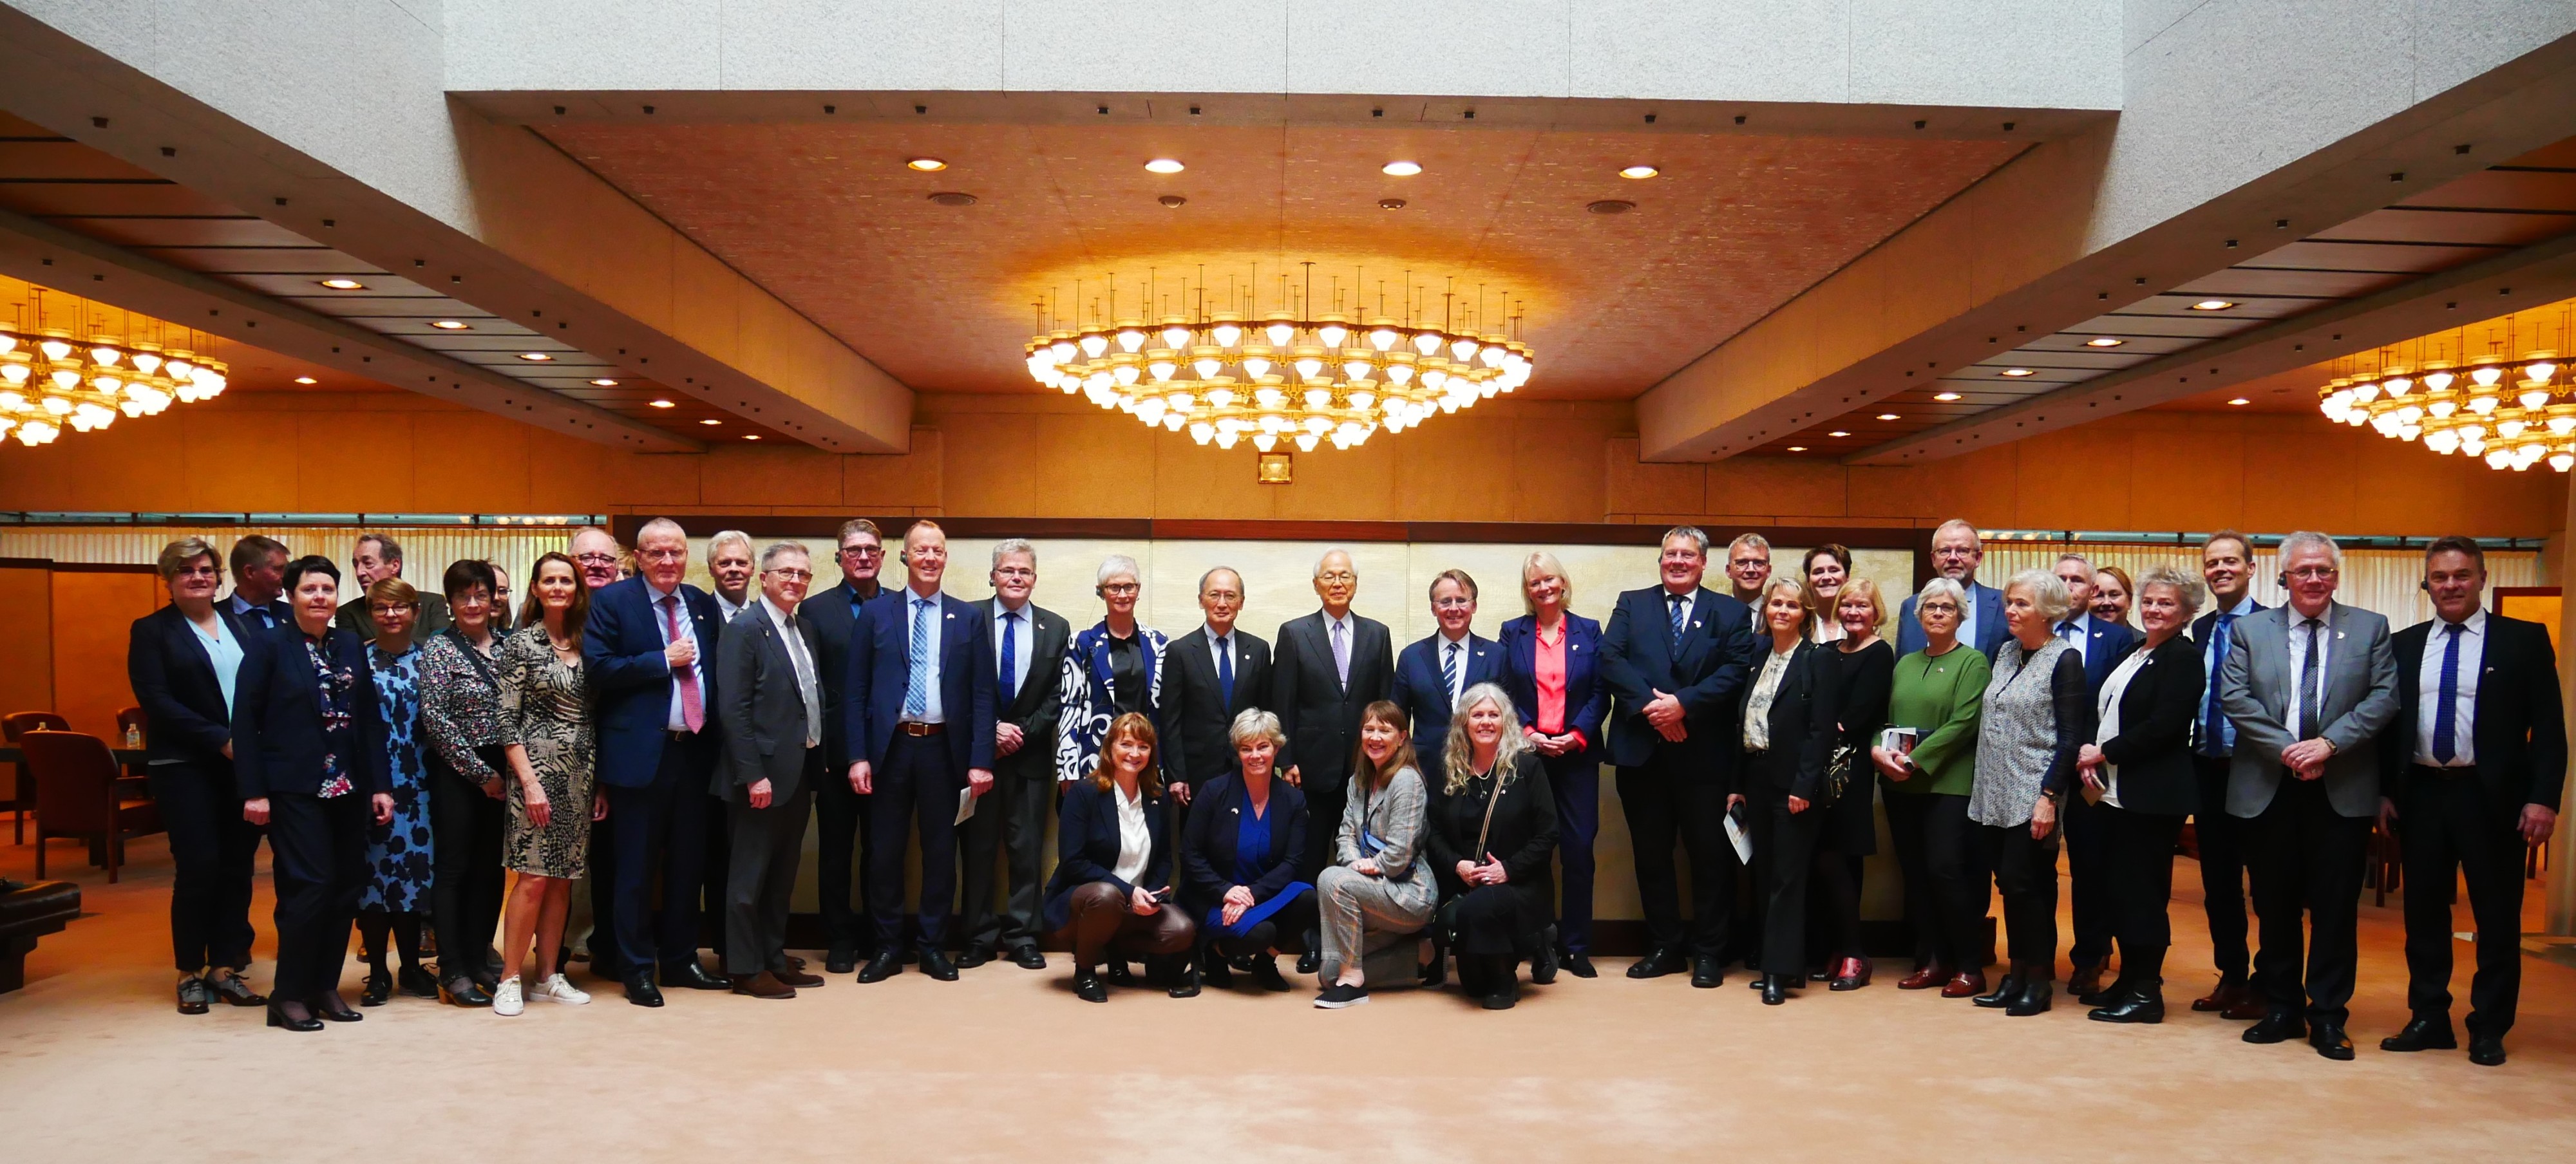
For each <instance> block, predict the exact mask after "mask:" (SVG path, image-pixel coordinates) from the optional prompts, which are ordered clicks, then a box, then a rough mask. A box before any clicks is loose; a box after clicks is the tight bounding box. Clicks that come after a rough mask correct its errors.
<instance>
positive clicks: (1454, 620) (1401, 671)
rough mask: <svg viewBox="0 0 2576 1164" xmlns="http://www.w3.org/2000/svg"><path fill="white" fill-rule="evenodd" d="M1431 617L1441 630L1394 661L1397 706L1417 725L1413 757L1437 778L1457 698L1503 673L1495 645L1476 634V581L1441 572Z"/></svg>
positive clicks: (1455, 572)
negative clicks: (1469, 689)
mask: <svg viewBox="0 0 2576 1164" xmlns="http://www.w3.org/2000/svg"><path fill="white" fill-rule="evenodd" d="M1431 617H1432V619H1433V620H1435V621H1436V622H1437V623H1438V624H1439V629H1438V630H1435V631H1433V632H1432V633H1431V634H1429V635H1427V636H1424V637H1423V639H1422V640H1421V641H1419V642H1416V643H1412V644H1409V645H1407V646H1406V647H1405V648H1404V653H1403V654H1402V655H1399V656H1397V658H1396V660H1395V693H1394V695H1393V698H1394V700H1395V705H1396V706H1397V707H1401V708H1403V709H1404V714H1405V715H1406V716H1407V717H1409V718H1411V719H1412V721H1413V756H1414V759H1416V760H1419V761H1421V763H1422V770H1423V771H1424V772H1426V773H1431V774H1433V775H1434V776H1437V775H1438V774H1440V773H1442V772H1444V771H1446V769H1443V768H1442V767H1441V763H1440V753H1441V750H1442V749H1443V748H1445V747H1446V746H1447V745H1448V743H1449V717H1450V715H1451V713H1452V712H1453V711H1454V710H1455V709H1456V708H1457V706H1458V697H1459V696H1461V695H1464V694H1466V692H1467V689H1468V688H1470V687H1473V686H1475V685H1477V684H1479V683H1491V682H1494V681H1495V677H1496V676H1497V675H1498V674H1499V673H1500V672H1501V670H1502V664H1503V655H1502V652H1501V650H1500V649H1498V648H1497V647H1496V646H1495V645H1494V640H1492V639H1489V638H1485V637H1483V636H1482V635H1479V634H1477V633H1476V632H1475V630H1474V629H1473V627H1472V624H1473V623H1474V622H1475V620H1476V580H1475V579H1473V578H1470V577H1468V576H1467V572H1466V571H1465V570H1442V571H1441V572H1440V573H1439V574H1438V575H1437V576H1435V577H1434V578H1432V579H1431Z"/></svg>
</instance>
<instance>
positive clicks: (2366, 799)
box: [2218, 602, 2397, 819]
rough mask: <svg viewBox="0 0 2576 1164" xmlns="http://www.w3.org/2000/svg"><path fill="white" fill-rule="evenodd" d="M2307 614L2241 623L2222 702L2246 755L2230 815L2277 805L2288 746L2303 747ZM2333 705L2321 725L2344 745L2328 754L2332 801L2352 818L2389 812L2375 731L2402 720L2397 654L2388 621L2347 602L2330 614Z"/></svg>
mask: <svg viewBox="0 0 2576 1164" xmlns="http://www.w3.org/2000/svg"><path fill="white" fill-rule="evenodd" d="M2296 617H2298V612H2297V611H2295V610H2292V609H2291V608H2289V607H2286V606H2284V607H2277V608H2274V609H2272V610H2266V611H2264V612H2262V613H2260V614H2253V615H2248V616H2246V617H2244V618H2240V619H2238V620H2236V625H2235V627H2234V629H2233V630H2232V631H2231V632H2230V635H2229V638H2230V639H2231V640H2232V641H2231V643H2230V645H2229V647H2228V651H2227V663H2226V665H2225V666H2223V667H2221V668H2220V669H2219V696H2218V698H2219V703H2220V706H2221V707H2223V708H2225V709H2226V712H2227V718H2228V719H2229V720H2230V721H2231V722H2233V723H2234V724H2235V725H2236V752H2235V755H2234V756H2233V757H2232V758H2231V760H2230V763H2229V766H2228V772H2227V813H2228V815H2230V816H2236V817H2243V818H2247V819H2251V818H2253V817H2256V816H2260V815H2262V812H2263V810H2264V809H2265V808H2266V807H2268V806H2270V805H2271V803H2272V795H2273V793H2274V792H2276V791H2278V790H2279V789H2280V786H2281V781H2282V780H2283V779H2284V778H2285V777H2284V776H2283V775H2282V771H2281V750H2282V749H2284V748H2287V747H2289V746H2290V745H2291V744H2294V743H2297V742H2298V740H2297V738H2296V737H2294V736H2293V735H2292V734H2291V728H2290V724H2289V708H2290V689H2291V688H2292V687H2293V686H2294V685H2295V684H2296V683H2297V682H2298V676H2297V675H2294V674H2292V673H2291V671H2290V621H2291V620H2292V619H2293V618H2296ZM2326 631H2327V643H2326V661H2325V675H2324V679H2325V685H2326V696H2325V700H2324V703H2325V706H2324V707H2322V708H2319V709H2317V712H2318V713H2317V714H2316V715H2314V716H2313V717H2312V718H2311V722H2312V723H2316V724H2322V725H2324V730H2322V731H2320V732H2318V733H2317V734H2318V735H2320V736H2323V737H2324V738H2325V740H2326V741H2327V742H2328V743H2331V744H2333V745H2334V748H2335V753H2334V755H2333V756H2331V757H2329V758H2328V759H2327V760H2326V767H2325V776H2324V777H2323V779H2324V780H2325V782H2326V798H2327V800H2328V801H2330V802H2331V803H2332V804H2333V805H2334V810H2335V812H2337V813H2339V814H2341V815H2343V816H2348V817H2369V816H2376V815H2378V813H2379V762H2380V753H2379V749H2378V748H2376V747H2373V746H2370V745H2371V744H2372V742H2373V740H2374V738H2375V737H2377V736H2378V735H2379V733H2380V732H2381V731H2382V730H2384V729H2386V728H2387V727H2388V724H2389V721H2391V720H2393V719H2395V718H2397V653H2396V650H2395V648H2394V647H2392V646H2391V645H2390V643H2389V637H2388V620H2387V619H2385V618H2383V617H2381V616H2379V615H2378V614H2375V613H2373V612H2371V611H2367V610H2363V609H2361V608H2360V607H2357V606H2346V605H2344V604H2343V603H2340V602H2337V603H2333V604H2331V605H2330V606H2329V607H2328V608H2327V610H2326Z"/></svg>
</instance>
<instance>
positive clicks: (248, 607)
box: [226, 594, 271, 698]
mask: <svg viewBox="0 0 2576 1164" xmlns="http://www.w3.org/2000/svg"><path fill="white" fill-rule="evenodd" d="M231 601H232V611H233V616H234V617H235V618H238V619H242V620H244V621H245V622H246V624H247V625H248V626H249V627H250V629H252V630H255V631H257V630H267V629H268V620H269V619H270V617H271V615H270V614H269V612H268V608H267V607H265V606H256V605H253V604H252V603H250V602H249V601H248V600H246V599H244V598H243V597H242V596H241V595H239V594H235V595H233V596H232V599H231ZM226 698H230V696H229V695H227V696H226Z"/></svg>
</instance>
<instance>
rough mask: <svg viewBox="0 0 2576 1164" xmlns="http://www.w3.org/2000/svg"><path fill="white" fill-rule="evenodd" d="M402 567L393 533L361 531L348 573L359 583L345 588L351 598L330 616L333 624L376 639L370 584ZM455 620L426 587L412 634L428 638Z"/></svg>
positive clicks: (444, 602) (443, 602) (418, 638)
mask: <svg viewBox="0 0 2576 1164" xmlns="http://www.w3.org/2000/svg"><path fill="white" fill-rule="evenodd" d="M402 569H403V551H402V543H401V542H398V541H395V540H394V538H393V535H392V534H385V533H377V532H374V531H372V530H370V531H368V532H366V533H362V534H359V535H358V544H357V546H356V547H355V548H354V549H352V550H351V551H350V552H349V573H350V576H351V577H352V578H353V579H355V581H356V583H357V585H355V586H354V587H351V588H350V589H349V590H348V591H347V592H346V595H345V596H346V597H347V599H348V601H346V602H342V603H341V604H340V613H338V614H335V615H332V616H331V625H333V626H336V627H338V628H340V629H341V630H344V631H347V632H349V633H350V634H353V635H356V636H358V638H359V639H361V640H363V641H365V642H370V643H372V642H374V641H376V614H375V610H374V609H373V608H372V607H371V606H369V605H368V603H367V588H368V587H370V586H373V585H375V584H376V583H378V582H382V581H384V580H385V579H387V578H400V577H402ZM455 621H456V619H455V616H453V615H451V614H449V613H448V610H447V600H446V599H445V598H442V597H440V596H439V595H437V594H435V593H433V592H431V591H430V590H428V589H427V588H423V589H422V590H421V592H420V615H419V617H417V618H415V619H413V620H412V630H411V633H412V638H413V639H414V640H415V641H421V640H426V639H428V638H429V636H431V635H434V634H437V633H438V632H440V631H443V630H446V629H447V628H448V625H449V624H451V623H453V622H455Z"/></svg>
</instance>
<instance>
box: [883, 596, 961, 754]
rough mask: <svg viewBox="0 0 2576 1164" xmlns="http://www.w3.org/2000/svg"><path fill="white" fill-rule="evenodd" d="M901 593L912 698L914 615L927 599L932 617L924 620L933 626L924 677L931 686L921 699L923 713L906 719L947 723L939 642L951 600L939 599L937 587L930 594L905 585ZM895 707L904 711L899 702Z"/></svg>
mask: <svg viewBox="0 0 2576 1164" xmlns="http://www.w3.org/2000/svg"><path fill="white" fill-rule="evenodd" d="M900 593H901V594H902V595H903V627H904V630H903V635H904V638H903V649H904V659H903V670H904V684H905V687H904V698H905V699H906V700H907V701H908V700H910V699H911V698H912V688H911V683H912V627H913V619H914V618H915V617H916V616H917V615H918V612H919V609H920V608H919V604H920V603H922V602H925V601H927V602H928V603H930V614H929V617H927V618H923V619H922V620H921V621H922V623H923V624H924V625H927V626H928V627H929V628H930V658H929V661H928V663H927V666H926V670H927V672H928V673H927V674H925V675H924V676H923V677H922V682H923V683H925V684H927V685H928V687H929V690H928V691H927V692H926V693H925V695H924V698H923V700H922V704H921V714H920V715H917V716H904V719H905V720H906V721H907V722H911V723H946V722H948V713H947V710H946V709H944V708H942V707H941V706H940V705H939V686H940V684H939V644H940V641H941V639H940V636H941V633H942V631H941V625H940V624H942V623H944V622H946V621H947V619H948V611H947V605H948V604H947V603H945V602H942V601H941V600H940V594H939V592H938V591H936V590H934V591H931V592H930V593H928V594H922V593H919V592H917V591H915V590H914V589H913V588H911V587H909V586H906V587H904V588H903V589H902V590H901V591H900ZM896 711H897V712H898V713H900V712H901V711H902V707H901V706H900V705H898V706H897V708H896Z"/></svg>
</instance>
